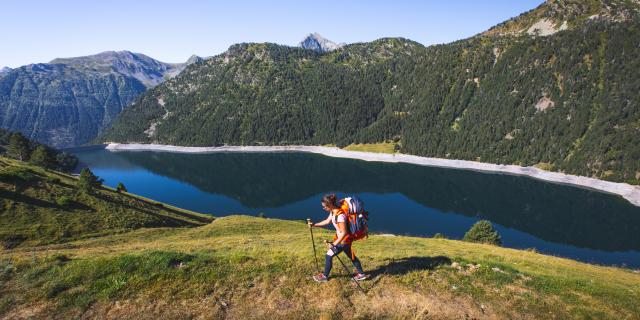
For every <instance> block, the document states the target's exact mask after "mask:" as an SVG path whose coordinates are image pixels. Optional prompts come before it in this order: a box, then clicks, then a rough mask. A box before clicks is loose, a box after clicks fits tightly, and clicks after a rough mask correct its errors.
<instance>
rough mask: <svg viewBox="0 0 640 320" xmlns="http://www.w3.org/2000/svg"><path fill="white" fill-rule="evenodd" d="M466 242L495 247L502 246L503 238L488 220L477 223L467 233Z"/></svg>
mask: <svg viewBox="0 0 640 320" xmlns="http://www.w3.org/2000/svg"><path fill="white" fill-rule="evenodd" d="M462 240H464V241H468V242H477V243H487V244H494V245H501V244H502V238H501V237H500V235H499V234H498V232H497V231H496V230H495V229H494V228H493V225H492V224H491V222H489V221H487V220H480V221H478V222H476V223H475V224H474V225H473V226H472V227H471V229H469V231H467V233H465V235H464V238H462Z"/></svg>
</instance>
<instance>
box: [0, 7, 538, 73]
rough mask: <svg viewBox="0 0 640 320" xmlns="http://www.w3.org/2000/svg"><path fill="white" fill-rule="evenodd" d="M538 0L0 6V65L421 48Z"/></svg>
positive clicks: (514, 13)
mask: <svg viewBox="0 0 640 320" xmlns="http://www.w3.org/2000/svg"><path fill="white" fill-rule="evenodd" d="M542 2H543V1H542V0H444V1H441V0H438V1H436V0H423V1H419V0H414V1H409V0H388V1H378V0H369V1H364V0H362V1H361V0H321V1H305V0H297V1H294V0H283V1H277V0H272V1H266V0H264V1H249V0H237V1H233V0H232V1H229V0H227V1H205V0H182V1H169V0H156V1H147V0H2V1H0V30H2V31H1V32H0V67H1V66H9V67H12V68H13V67H17V66H20V65H25V64H29V63H37V62H48V61H50V60H51V59H53V58H56V57H73V56H82V55H89V54H95V53H98V52H102V51H107V50H130V51H134V52H139V53H144V54H146V55H148V56H150V57H152V58H155V59H158V60H161V61H165V62H183V61H185V60H186V59H187V58H188V57H189V56H190V55H191V54H197V55H200V56H211V55H216V54H219V53H221V52H223V51H225V50H226V49H227V48H228V47H229V46H230V45H232V44H234V43H239V42H267V41H268V42H275V43H279V44H285V45H297V44H298V42H300V40H302V38H304V36H305V35H307V34H308V33H310V32H318V33H320V34H321V35H323V36H324V37H326V38H328V39H330V40H332V41H335V42H346V43H352V42H362V41H371V40H375V39H378V38H382V37H396V36H400V37H405V38H409V39H411V40H414V41H418V42H420V43H422V44H424V45H430V44H436V43H447V42H451V41H455V40H458V39H463V38H467V37H469V36H472V35H474V34H477V33H479V32H482V31H484V30H486V29H488V28H489V27H491V26H493V25H495V24H497V23H500V22H502V21H504V20H506V19H508V18H511V17H514V16H517V15H518V14H520V13H522V12H525V11H527V10H530V9H533V8H535V7H536V6H538V5H539V4H540V3H542Z"/></svg>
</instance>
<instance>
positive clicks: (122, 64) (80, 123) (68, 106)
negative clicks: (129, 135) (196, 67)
mask: <svg viewBox="0 0 640 320" xmlns="http://www.w3.org/2000/svg"><path fill="white" fill-rule="evenodd" d="M185 65H186V64H169V63H164V62H160V61H157V60H154V59H152V58H149V57H147V56H145V55H143V54H138V53H132V52H128V51H119V52H113V51H109V52H103V53H100V54H97V55H92V56H86V57H77V58H60V59H55V60H53V61H51V62H50V63H38V64H30V65H26V66H22V67H19V68H15V69H10V70H6V71H3V73H2V74H1V76H0V127H2V128H5V129H8V130H12V131H20V132H22V133H23V134H25V135H26V136H27V137H29V138H31V139H35V140H38V141H40V142H42V143H46V144H49V145H52V146H55V147H70V146H77V145H82V144H84V143H87V142H89V141H91V140H93V139H94V138H95V137H96V136H97V135H98V134H99V133H100V132H102V130H103V129H104V128H107V127H109V126H110V125H111V122H112V121H113V120H114V119H115V117H116V115H118V113H120V112H121V111H122V109H124V108H125V107H126V106H127V105H128V104H129V103H131V101H133V99H135V98H136V97H138V96H139V95H140V94H141V93H143V92H144V91H145V90H147V89H148V88H150V87H153V86H155V85H157V84H159V83H161V82H162V81H164V80H165V79H167V78H169V77H171V76H175V75H176V74H178V73H179V72H180V71H182V69H184V67H185Z"/></svg>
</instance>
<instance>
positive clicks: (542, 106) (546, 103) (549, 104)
mask: <svg viewBox="0 0 640 320" xmlns="http://www.w3.org/2000/svg"><path fill="white" fill-rule="evenodd" d="M555 104H556V103H555V102H553V100H551V99H549V98H548V97H546V96H544V97H542V98H540V100H538V103H536V105H535V107H536V112H545V111H546V110H547V109H549V108H553V107H554V106H555Z"/></svg>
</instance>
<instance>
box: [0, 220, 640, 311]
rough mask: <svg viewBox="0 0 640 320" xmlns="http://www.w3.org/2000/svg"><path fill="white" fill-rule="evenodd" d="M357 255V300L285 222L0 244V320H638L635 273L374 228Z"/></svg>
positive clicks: (339, 272) (298, 225) (304, 234)
mask: <svg viewBox="0 0 640 320" xmlns="http://www.w3.org/2000/svg"><path fill="white" fill-rule="evenodd" d="M315 232H316V241H319V239H322V238H329V237H330V234H329V232H328V231H326V232H321V231H320V230H319V229H316V230H315ZM355 250H356V252H357V254H358V255H359V256H360V259H361V260H362V262H363V264H364V267H365V270H366V271H367V272H369V273H371V275H372V276H373V278H372V279H371V280H369V281H366V282H363V283H362V286H363V287H364V289H365V291H366V295H365V294H362V293H360V292H359V291H358V289H357V288H356V287H354V286H353V285H352V284H350V283H349V281H348V277H347V275H346V273H345V271H344V270H343V269H342V267H341V266H340V265H339V262H338V261H336V264H335V266H334V270H333V271H332V274H333V275H334V277H333V278H332V279H331V280H330V281H329V282H328V283H325V284H318V283H315V282H313V281H312V280H311V278H310V275H311V274H312V273H313V272H314V271H313V269H314V264H313V257H312V255H313V253H312V249H311V243H310V240H309V231H308V229H307V227H306V225H305V224H304V223H302V222H295V221H285V220H276V219H264V218H254V217H247V216H230V217H224V218H218V219H216V220H215V221H213V222H212V223H210V224H207V225H205V226H201V227H196V228H154V229H140V230H136V231H132V232H128V233H124V234H116V235H109V236H103V237H98V238H91V239H85V240H79V241H75V242H71V243H66V244H54V245H48V246H39V247H27V246H22V247H19V248H15V249H10V250H7V249H4V250H3V251H2V258H1V259H0V270H2V273H1V274H0V317H4V318H7V319H16V318H35V319H39V318H42V319H44V318H51V317H54V318H100V319H104V318H135V319H157V318H163V319H165V318H166V319H169V318H172V319H175V318H229V319H258V318H269V319H291V318H294V319H306V318H308V319H318V318H321V319H330V318H335V319H341V318H356V319H370V318H375V319H388V318H395V319H452V318H455V319H483V318H488V319H509V318H510V319H585V318H597V319H638V318H640V303H639V302H638V301H640V274H638V272H637V271H632V270H624V269H617V268H608V267H600V266H594V265H588V264H584V263H579V262H575V261H572V260H567V259H561V258H555V257H551V256H545V255H541V254H538V253H535V252H530V251H520V250H514V249H506V248H500V247H495V246H490V245H481V244H473V243H466V242H461V241H453V240H446V239H424V238H412V237H389V236H382V235H373V236H371V237H369V239H367V240H363V241H361V242H358V243H357V244H355ZM320 251H321V252H322V251H323V250H321V249H320ZM343 260H345V259H344V258H343Z"/></svg>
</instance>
